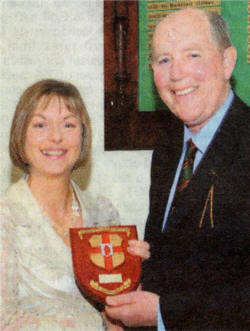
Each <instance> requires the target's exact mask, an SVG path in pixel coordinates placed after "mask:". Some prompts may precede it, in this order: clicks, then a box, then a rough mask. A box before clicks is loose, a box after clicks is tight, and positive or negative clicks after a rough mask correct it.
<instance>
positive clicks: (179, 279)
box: [143, 97, 250, 330]
mask: <svg viewBox="0 0 250 331" xmlns="http://www.w3.org/2000/svg"><path fill="white" fill-rule="evenodd" d="M249 119H250V116H249V108H248V107H247V106H246V105H244V104H243V103H242V102H241V101H240V100H239V99H238V98H237V97H236V98H235V101H234V104H233V105H232V107H231V109H230V111H229V113H228V115H227V117H226V119H225V120H224V121H223V123H222V125H221V127H220V129H219V130H218V132H217V134H216V136H215V138H214V139H213V142H212V144H211V146H210V147H209V150H208V151H207V153H206V155H205V156H204V158H203V160H202V163H201V164H200V166H199V168H198V170H197V171H196V174H195V176H194V177H193V179H192V181H191V182H190V184H189V187H188V188H187V189H186V190H185V191H186V192H184V193H183V195H182V196H179V199H178V201H177V202H176V208H175V210H174V212H173V213H172V214H171V215H170V217H169V218H168V222H167V227H166V231H165V232H164V233H162V232H161V224H162V221H163V215H164V211H165V207H166V202H167V197H168V192H169V189H170V185H171V184H172V180H173V176H174V173H175V170H174V169H176V163H177V162H176V159H178V158H177V156H176V155H178V157H179V153H180V149H178V148H176V146H175V148H173V147H169V144H166V145H161V146H160V147H158V148H157V149H156V150H155V152H154V154H153V160H152V174H151V176H152V177H151V189H150V199H151V201H150V213H149V217H148V220H147V224H146V230H145V240H147V241H149V243H150V245H151V248H152V252H151V258H150V260H148V261H145V263H144V266H143V268H144V269H143V288H144V289H145V290H149V291H153V292H156V293H158V294H159V295H160V307H161V313H162V316H163V320H164V324H165V326H166V328H167V330H247V329H249V327H250V322H249V309H248V307H249V303H250V300H249V215H250V194H249V188H250V176H249V161H250V149H249V146H250V135H249ZM177 146H178V143H177ZM172 164H174V166H172ZM169 182H170V184H169ZM202 215H203V217H202ZM152 270H153V272H152Z"/></svg>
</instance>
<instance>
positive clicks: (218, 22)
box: [203, 10, 232, 51]
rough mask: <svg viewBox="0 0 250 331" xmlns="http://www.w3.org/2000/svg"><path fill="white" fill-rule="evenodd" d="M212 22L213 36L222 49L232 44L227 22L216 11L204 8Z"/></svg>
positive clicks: (210, 22)
mask: <svg viewBox="0 0 250 331" xmlns="http://www.w3.org/2000/svg"><path fill="white" fill-rule="evenodd" d="M203 12H204V14H205V16H206V17H207V19H208V22H209V24H210V29H211V34H212V38H213V39H214V41H215V42H216V44H217V45H218V48H219V50H220V51H223V50H225V49H226V48H228V47H229V46H232V42H231V37H230V31H229V27H228V24H227V22H226V21H225V20H224V19H223V18H222V17H221V16H220V15H219V14H217V13H216V12H213V11H208V10H204V11H203Z"/></svg>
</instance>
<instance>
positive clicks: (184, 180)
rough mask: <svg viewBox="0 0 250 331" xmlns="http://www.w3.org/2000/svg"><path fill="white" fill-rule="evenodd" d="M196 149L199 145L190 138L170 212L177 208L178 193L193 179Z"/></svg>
mask: <svg viewBox="0 0 250 331" xmlns="http://www.w3.org/2000/svg"><path fill="white" fill-rule="evenodd" d="M196 151H197V147H196V146H195V144H194V143H193V142H192V140H191V139H190V140H189V141H188V142H187V150H186V154H185V158H184V162H183V165H182V169H181V173H180V177H179V181H178V185H177V188H176V191H175V196H174V199H173V202H172V206H171V210H170V214H172V213H173V211H174V210H175V202H176V198H177V196H178V193H179V192H181V191H183V190H184V189H185V188H186V187H187V186H188V183H189V182H190V180H191V177H192V175H193V165H194V158H195V153H196Z"/></svg>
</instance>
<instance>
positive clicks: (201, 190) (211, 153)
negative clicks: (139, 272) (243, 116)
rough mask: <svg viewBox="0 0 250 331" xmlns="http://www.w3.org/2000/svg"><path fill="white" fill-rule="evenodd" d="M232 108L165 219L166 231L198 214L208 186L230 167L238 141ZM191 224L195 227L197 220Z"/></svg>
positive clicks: (236, 118) (234, 113) (200, 211)
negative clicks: (188, 217)
mask: <svg viewBox="0 0 250 331" xmlns="http://www.w3.org/2000/svg"><path fill="white" fill-rule="evenodd" d="M236 108H237V107H234V106H232V108H231V109H230V110H229V112H228V114H227V115H226V117H225V118H224V120H223V123H222V125H221V126H220V128H219V129H218V131H217V133H216V135H215V136H214V138H213V140H212V142H211V144H210V146H209V148H208V150H207V152H206V154H205V155H204V157H203V159H202V161H201V163H200V165H199V167H198V168H197V169H196V172H195V174H194V176H193V177H192V179H191V181H190V183H189V185H188V187H187V188H186V189H185V190H184V191H182V192H180V193H179V194H178V198H177V200H176V203H175V209H174V211H173V212H172V213H171V214H170V215H169V217H168V221H167V228H172V227H175V226H176V225H177V224H178V223H179V222H181V221H182V219H183V218H184V217H185V216H186V215H188V214H190V213H191V214H193V211H194V210H196V211H198V212H199V214H202V210H203V209H204V205H205V201H206V198H207V197H208V194H209V191H210V189H211V187H212V185H214V186H216V182H217V181H218V180H219V179H220V178H221V176H223V173H224V172H225V170H227V169H228V167H230V166H231V165H232V162H233V161H232V160H233V159H234V155H235V154H236V153H237V141H238V139H237V136H235V134H234V133H235V132H237V130H235V128H233V126H235V125H237V121H238V120H239V119H238V117H239V113H238V112H236ZM236 113H237V114H236ZM215 189H216V187H215ZM195 222H197V223H196V225H198V222H199V220H197V221H196V220H195ZM167 228H166V229H167Z"/></svg>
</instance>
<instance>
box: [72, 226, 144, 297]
mask: <svg viewBox="0 0 250 331" xmlns="http://www.w3.org/2000/svg"><path fill="white" fill-rule="evenodd" d="M131 239H137V231H136V226H135V225H126V226H105V227H88V228H86V227H85V228H71V229H70V241H71V251H72V259H73V269H74V274H75V279H76V283H77V285H78V287H79V288H80V290H81V291H82V292H83V294H85V295H86V296H88V297H91V298H92V299H93V300H94V301H97V302H100V303H104V302H105V298H106V296H109V295H116V294H121V293H127V292H129V291H132V290H135V289H136V288H137V286H138V285H139V280H140V276H141V258H140V257H138V256H134V255H131V254H129V253H128V251H127V246H128V241H129V240H131Z"/></svg>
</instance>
